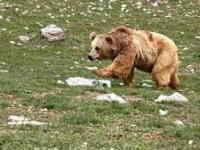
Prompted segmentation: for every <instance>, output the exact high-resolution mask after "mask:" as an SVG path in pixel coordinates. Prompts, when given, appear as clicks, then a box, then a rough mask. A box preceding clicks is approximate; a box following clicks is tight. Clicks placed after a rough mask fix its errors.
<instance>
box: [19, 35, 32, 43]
mask: <svg viewBox="0 0 200 150" xmlns="http://www.w3.org/2000/svg"><path fill="white" fill-rule="evenodd" d="M19 39H20V41H22V42H28V41H29V40H30V38H29V37H28V36H19Z"/></svg>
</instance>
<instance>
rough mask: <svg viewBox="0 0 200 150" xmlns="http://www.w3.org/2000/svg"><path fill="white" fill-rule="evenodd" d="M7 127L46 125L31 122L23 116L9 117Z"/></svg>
mask: <svg viewBox="0 0 200 150" xmlns="http://www.w3.org/2000/svg"><path fill="white" fill-rule="evenodd" d="M8 120H9V122H8V125H45V124H47V123H44V122H38V121H32V120H30V119H28V118H25V117H24V116H9V117H8Z"/></svg>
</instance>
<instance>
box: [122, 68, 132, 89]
mask: <svg viewBox="0 0 200 150" xmlns="http://www.w3.org/2000/svg"><path fill="white" fill-rule="evenodd" d="M133 78H134V70H132V71H131V72H130V74H129V75H128V76H127V75H125V76H124V77H123V78H122V80H123V82H124V85H126V86H128V87H131V86H132V85H133Z"/></svg>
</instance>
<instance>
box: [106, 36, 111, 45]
mask: <svg viewBox="0 0 200 150" xmlns="http://www.w3.org/2000/svg"><path fill="white" fill-rule="evenodd" d="M106 41H107V42H108V43H109V44H112V43H113V37H112V36H110V35H108V36H107V37H106Z"/></svg>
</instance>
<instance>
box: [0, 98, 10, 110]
mask: <svg viewBox="0 0 200 150" xmlns="http://www.w3.org/2000/svg"><path fill="white" fill-rule="evenodd" d="M9 106H10V105H9V103H7V102H5V101H3V100H0V109H6V108H7V107H9Z"/></svg>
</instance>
